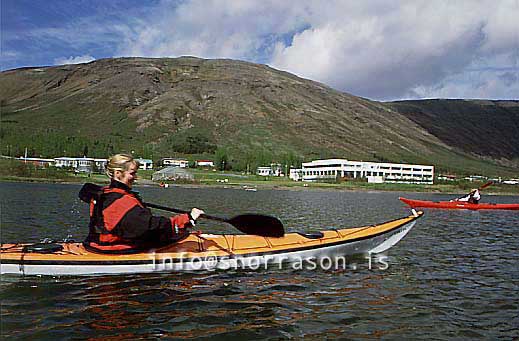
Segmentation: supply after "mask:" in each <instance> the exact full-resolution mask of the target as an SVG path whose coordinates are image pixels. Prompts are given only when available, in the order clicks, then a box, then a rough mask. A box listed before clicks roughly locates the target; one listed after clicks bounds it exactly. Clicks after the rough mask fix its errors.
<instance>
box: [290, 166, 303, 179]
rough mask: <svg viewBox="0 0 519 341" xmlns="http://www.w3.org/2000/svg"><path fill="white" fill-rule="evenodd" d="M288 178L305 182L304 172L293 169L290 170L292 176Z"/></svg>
mask: <svg viewBox="0 0 519 341" xmlns="http://www.w3.org/2000/svg"><path fill="white" fill-rule="evenodd" d="M288 177H289V178H290V179H292V180H294V181H301V180H303V170H302V169H293V168H292V169H290V174H289V176H288Z"/></svg>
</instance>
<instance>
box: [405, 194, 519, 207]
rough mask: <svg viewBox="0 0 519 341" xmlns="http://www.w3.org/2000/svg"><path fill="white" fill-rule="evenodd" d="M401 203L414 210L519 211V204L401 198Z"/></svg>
mask: <svg viewBox="0 0 519 341" xmlns="http://www.w3.org/2000/svg"><path fill="white" fill-rule="evenodd" d="M398 199H400V201H402V202H403V203H405V204H407V205H409V206H410V207H412V208H419V207H420V208H443V209H461V210H519V204H491V203H479V204H471V203H468V202H465V201H427V200H413V199H407V198H402V197H399V198H398Z"/></svg>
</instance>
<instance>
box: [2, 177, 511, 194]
mask: <svg viewBox="0 0 519 341" xmlns="http://www.w3.org/2000/svg"><path fill="white" fill-rule="evenodd" d="M0 182H1V183H17V182H21V183H42V184H78V185H79V184H83V183H86V182H92V183H96V184H100V185H106V184H108V180H106V181H100V179H96V178H81V179H79V178H78V179H77V180H76V179H74V180H65V179H49V178H25V177H23V178H22V177H14V176H12V177H2V178H0ZM168 185H169V186H168V187H166V188H163V189H165V190H167V189H173V188H175V187H176V188H218V189H242V190H251V189H252V190H253V191H256V190H258V191H259V190H282V191H346V192H411V193H434V194H452V195H458V194H460V195H461V194H464V193H466V192H467V191H468V190H467V189H463V188H461V187H457V186H455V185H446V184H434V185H424V186H426V187H423V188H420V187H417V186H419V185H413V184H373V185H368V184H367V183H348V184H327V183H301V182H294V184H293V185H287V184H281V183H280V184H276V183H275V182H274V183H273V182H269V183H264V182H263V181H262V182H254V181H247V182H239V183H238V182H229V183H203V182H202V183H168ZM496 186H500V185H496ZM135 187H157V188H161V187H160V186H159V184H158V183H156V182H153V181H151V180H148V179H140V180H138V181H137V182H136V183H135ZM407 187H408V188H407ZM484 195H485V196H492V195H504V196H519V186H518V188H517V192H515V191H495V190H492V189H490V190H488V189H485V192H484Z"/></svg>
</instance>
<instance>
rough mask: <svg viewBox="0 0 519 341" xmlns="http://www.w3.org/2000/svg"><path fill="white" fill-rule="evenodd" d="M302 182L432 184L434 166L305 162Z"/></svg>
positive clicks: (334, 161) (331, 160)
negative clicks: (360, 180) (348, 180)
mask: <svg viewBox="0 0 519 341" xmlns="http://www.w3.org/2000/svg"><path fill="white" fill-rule="evenodd" d="M301 174H302V180H303V181H320V180H330V179H336V178H352V179H356V178H366V179H368V182H389V183H422V184H432V183H433V178H434V166H427V165H412V164H404V163H379V162H364V161H348V160H345V159H328V160H315V161H312V162H305V163H303V165H302V169H301Z"/></svg>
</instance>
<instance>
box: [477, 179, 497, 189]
mask: <svg viewBox="0 0 519 341" xmlns="http://www.w3.org/2000/svg"><path fill="white" fill-rule="evenodd" d="M493 183H494V181H489V182H487V183H486V184H484V185H483V186H481V187H479V188H478V190H479V191H481V190H482V189H483V188H487V187H488V186H490V185H492V184H493Z"/></svg>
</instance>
